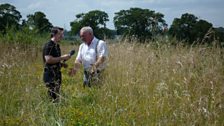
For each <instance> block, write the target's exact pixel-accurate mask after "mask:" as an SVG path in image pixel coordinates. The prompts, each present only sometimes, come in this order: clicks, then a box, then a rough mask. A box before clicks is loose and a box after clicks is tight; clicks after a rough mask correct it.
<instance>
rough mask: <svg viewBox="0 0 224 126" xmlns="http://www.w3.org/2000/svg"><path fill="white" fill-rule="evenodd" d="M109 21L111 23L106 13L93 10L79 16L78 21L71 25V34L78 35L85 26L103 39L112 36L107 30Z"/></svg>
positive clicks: (77, 16)
mask: <svg viewBox="0 0 224 126" xmlns="http://www.w3.org/2000/svg"><path fill="white" fill-rule="evenodd" d="M107 21H109V19H108V14H107V13H106V12H104V11H99V10H93V11H89V12H88V13H81V14H77V15H76V20H75V21H73V22H71V23H70V26H71V32H72V33H73V34H75V35H77V34H79V30H80V29H81V28H82V27H83V26H90V27H92V28H93V30H94V35H95V36H96V37H98V38H101V39H103V38H104V36H110V32H108V31H109V29H107V28H106V22H107ZM107 34H109V35H107Z"/></svg>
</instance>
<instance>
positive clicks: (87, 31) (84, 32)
mask: <svg viewBox="0 0 224 126" xmlns="http://www.w3.org/2000/svg"><path fill="white" fill-rule="evenodd" d="M80 38H81V39H82V41H84V42H85V43H86V44H90V43H91V41H92V40H93V38H94V35H93V29H92V28H91V27H89V26H86V27H83V28H82V29H81V30H80Z"/></svg>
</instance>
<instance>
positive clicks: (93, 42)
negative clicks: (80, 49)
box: [85, 37, 98, 47]
mask: <svg viewBox="0 0 224 126" xmlns="http://www.w3.org/2000/svg"><path fill="white" fill-rule="evenodd" d="M97 41H98V39H97V38H96V37H94V38H93V40H92V41H91V43H90V45H88V44H86V43H85V45H86V46H88V47H91V46H94V45H95V44H96V42H97Z"/></svg>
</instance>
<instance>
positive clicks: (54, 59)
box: [44, 54, 71, 64]
mask: <svg viewBox="0 0 224 126" xmlns="http://www.w3.org/2000/svg"><path fill="white" fill-rule="evenodd" d="M44 58H45V60H46V63H48V64H55V63H59V62H61V61H62V60H68V59H70V58H71V56H70V55H69V54H65V55H63V56H60V57H53V56H51V55H46V56H44Z"/></svg>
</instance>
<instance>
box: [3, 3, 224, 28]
mask: <svg viewBox="0 0 224 126" xmlns="http://www.w3.org/2000/svg"><path fill="white" fill-rule="evenodd" d="M3 3H9V4H11V5H13V6H15V7H16V9H17V10H18V11H19V12H20V13H21V15H22V19H26V16H27V15H28V14H34V13H35V12H37V11H41V12H43V13H44V14H45V15H46V17H47V19H49V21H50V22H51V23H52V24H53V25H54V26H60V27H63V28H65V29H67V30H70V29H71V28H70V22H72V21H74V20H75V19H76V15H77V14H80V13H88V12H89V11H91V10H100V11H104V12H106V13H107V14H108V16H109V22H107V27H108V28H110V29H114V25H113V17H114V16H115V15H114V13H116V12H119V11H120V10H129V9H130V8H132V7H138V8H142V9H150V10H154V11H155V12H160V13H162V14H164V19H165V21H166V23H167V24H168V26H170V25H171V24H172V22H173V20H174V18H180V17H181V15H182V14H184V13H190V14H194V15H195V16H196V17H198V18H199V19H203V20H206V21H208V22H210V23H212V24H213V26H214V27H224V15H223V13H224V7H223V5H224V0H0V4H3Z"/></svg>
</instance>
